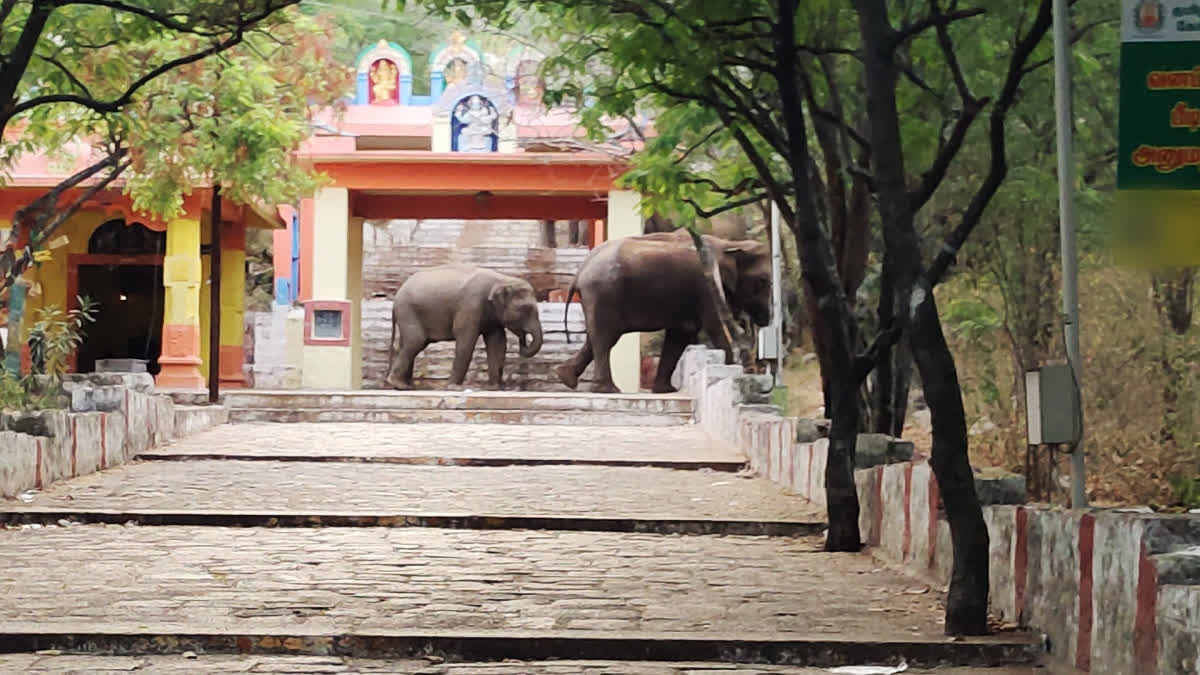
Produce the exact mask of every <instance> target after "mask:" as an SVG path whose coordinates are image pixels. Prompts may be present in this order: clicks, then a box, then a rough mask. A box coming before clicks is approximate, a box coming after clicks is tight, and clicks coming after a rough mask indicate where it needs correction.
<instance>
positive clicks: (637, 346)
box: [605, 190, 642, 393]
mask: <svg viewBox="0 0 1200 675" xmlns="http://www.w3.org/2000/svg"><path fill="white" fill-rule="evenodd" d="M605 230H606V234H607V235H608V236H607V238H608V239H619V238H621V237H633V236H637V235H639V234H641V233H642V212H641V195H639V194H638V193H636V192H633V191H632V190H613V191H611V192H609V193H608V219H607V221H606V223H605ZM641 340H642V336H641V333H626V334H625V335H622V336H621V339H620V340H617V344H616V345H615V346H613V349H612V352H610V355H609V365H610V367H611V369H612V377H613V384H615V385H617V388H618V389H620V390H621V391H622V392H625V393H637V392H638V391H639V389H640V385H641V371H642V353H641V346H642V345H641Z"/></svg>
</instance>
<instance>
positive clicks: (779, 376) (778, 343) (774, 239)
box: [771, 200, 783, 387]
mask: <svg viewBox="0 0 1200 675" xmlns="http://www.w3.org/2000/svg"><path fill="white" fill-rule="evenodd" d="M779 220H780V215H779V205H778V204H776V203H775V201H774V200H772V201H771V332H772V334H773V335H774V338H775V386H776V387H778V386H780V385H782V384H783V247H782V246H780V244H779Z"/></svg>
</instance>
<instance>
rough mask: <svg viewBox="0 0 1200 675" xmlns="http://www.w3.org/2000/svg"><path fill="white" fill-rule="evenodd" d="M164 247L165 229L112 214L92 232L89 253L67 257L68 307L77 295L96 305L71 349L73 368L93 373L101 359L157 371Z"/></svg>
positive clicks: (160, 329)
mask: <svg viewBox="0 0 1200 675" xmlns="http://www.w3.org/2000/svg"><path fill="white" fill-rule="evenodd" d="M165 250H166V232H158V231H155V230H152V229H150V228H148V227H146V226H145V225H143V224H142V223H136V222H135V223H126V221H125V220H124V219H120V218H116V219H112V220H109V221H106V222H104V223H103V224H101V225H100V226H99V227H97V228H96V229H95V230H94V231H93V232H92V234H91V236H90V237H89V238H88V248H87V251H88V252H87V253H78V254H74V255H71V256H70V257H69V261H68V272H67V306H68V309H75V308H77V307H78V297H79V296H80V295H86V296H88V297H89V298H90V299H91V300H92V301H94V302H95V303H96V305H97V308H96V321H95V322H94V323H92V324H91V325H89V326H87V327H86V328H85V334H84V338H83V340H82V341H81V343H80V345H79V349H78V350H77V351H76V353H75V357H74V361H75V363H74V366H73V369H74V370H75V371H77V372H83V373H87V372H92V371H93V370H95V366H96V361H98V360H100V359H141V360H144V361H146V365H147V370H148V371H149V372H150V373H151V374H157V373H158V371H159V366H158V357H159V354H160V352H161V346H162V327H163V305H164V297H163V293H164V292H163V283H162V282H163V278H162V264H163V254H164V252H165Z"/></svg>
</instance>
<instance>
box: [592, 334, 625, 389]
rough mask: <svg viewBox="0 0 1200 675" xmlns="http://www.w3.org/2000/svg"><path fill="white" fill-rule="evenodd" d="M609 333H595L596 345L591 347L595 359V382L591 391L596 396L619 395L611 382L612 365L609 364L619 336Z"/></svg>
mask: <svg viewBox="0 0 1200 675" xmlns="http://www.w3.org/2000/svg"><path fill="white" fill-rule="evenodd" d="M610 332H611V331H597V335H596V344H595V345H594V346H593V347H592V351H593V353H594V355H595V358H596V381H595V382H594V383H593V384H592V391H594V392H596V393H598V394H619V393H621V390H620V389H618V388H617V385H616V383H614V382H613V379H612V365H611V364H610V363H609V355H610V353H611V352H612V348H613V347H614V346H615V345H616V344H617V339H618V338H619V337H621V336H620V335H618V334H609V333H610Z"/></svg>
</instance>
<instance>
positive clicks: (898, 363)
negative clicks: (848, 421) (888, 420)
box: [881, 337, 913, 438]
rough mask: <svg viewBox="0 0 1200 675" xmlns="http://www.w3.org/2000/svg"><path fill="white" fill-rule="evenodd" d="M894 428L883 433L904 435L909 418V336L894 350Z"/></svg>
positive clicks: (910, 359) (910, 375) (911, 361)
mask: <svg viewBox="0 0 1200 675" xmlns="http://www.w3.org/2000/svg"><path fill="white" fill-rule="evenodd" d="M891 360H892V378H893V379H892V428H891V430H888V431H883V432H881V433H885V434H890V435H891V436H894V437H896V438H901V437H903V436H904V422H905V421H906V420H907V419H908V392H909V389H911V387H912V367H913V360H912V350H911V349H909V347H908V338H906V337H901V338H900V342H898V343H897V344H896V348H895V349H893V350H892V357H891Z"/></svg>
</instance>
